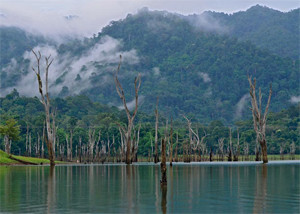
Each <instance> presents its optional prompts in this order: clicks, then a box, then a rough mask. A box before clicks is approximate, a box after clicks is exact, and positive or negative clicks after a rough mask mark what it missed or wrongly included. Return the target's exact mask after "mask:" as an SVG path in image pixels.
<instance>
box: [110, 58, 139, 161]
mask: <svg viewBox="0 0 300 214" xmlns="http://www.w3.org/2000/svg"><path fill="white" fill-rule="evenodd" d="M121 60H122V56H121V55H120V63H119V65H118V69H117V71H116V73H115V76H114V79H115V84H116V89H117V93H118V95H119V97H120V99H121V100H122V101H123V105H124V108H125V111H126V115H127V120H128V121H127V122H128V123H127V130H126V131H125V132H124V133H125V143H126V144H127V151H126V161H125V162H126V164H131V151H130V148H131V137H132V136H131V135H132V127H133V122H134V118H135V116H136V114H137V110H138V95H139V89H140V86H141V75H140V74H138V76H137V77H136V78H135V80H134V88H135V109H134V111H133V113H132V114H131V113H130V111H129V109H128V107H127V103H126V98H125V93H124V90H123V87H122V85H121V83H120V81H119V79H118V72H119V70H120V66H121Z"/></svg>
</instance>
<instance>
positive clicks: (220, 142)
mask: <svg viewBox="0 0 300 214" xmlns="http://www.w3.org/2000/svg"><path fill="white" fill-rule="evenodd" d="M218 146H219V155H220V156H221V158H220V159H219V160H221V161H223V160H224V138H219V139H218Z"/></svg>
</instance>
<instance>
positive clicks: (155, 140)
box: [154, 97, 159, 163]
mask: <svg viewBox="0 0 300 214" xmlns="http://www.w3.org/2000/svg"><path fill="white" fill-rule="evenodd" d="M154 145H155V154H154V163H157V162H159V158H158V97H157V99H156V108H155V138H154Z"/></svg>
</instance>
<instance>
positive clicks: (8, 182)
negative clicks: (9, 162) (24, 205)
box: [0, 167, 21, 212]
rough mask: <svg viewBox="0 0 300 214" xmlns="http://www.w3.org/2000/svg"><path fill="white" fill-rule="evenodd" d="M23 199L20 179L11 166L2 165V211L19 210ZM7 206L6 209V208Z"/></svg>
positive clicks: (0, 175)
mask: <svg viewBox="0 0 300 214" xmlns="http://www.w3.org/2000/svg"><path fill="white" fill-rule="evenodd" d="M20 199H21V186H20V180H19V179H15V177H14V176H13V171H12V169H11V168H10V167H0V212H3V211H5V209H6V210H7V209H9V210H10V211H17V210H19V207H18V206H16V205H17V204H20ZM4 208H5V209H4Z"/></svg>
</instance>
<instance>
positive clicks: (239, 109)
mask: <svg viewBox="0 0 300 214" xmlns="http://www.w3.org/2000/svg"><path fill="white" fill-rule="evenodd" d="M249 98H250V95H249V94H245V95H243V96H242V98H241V99H240V100H239V101H238V103H237V104H236V110H235V119H240V118H241V117H242V112H243V109H244V108H245V104H246V103H247V100H248V99H249Z"/></svg>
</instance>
